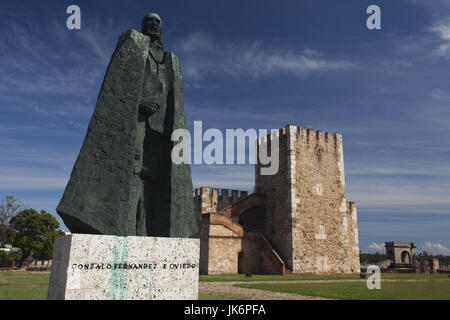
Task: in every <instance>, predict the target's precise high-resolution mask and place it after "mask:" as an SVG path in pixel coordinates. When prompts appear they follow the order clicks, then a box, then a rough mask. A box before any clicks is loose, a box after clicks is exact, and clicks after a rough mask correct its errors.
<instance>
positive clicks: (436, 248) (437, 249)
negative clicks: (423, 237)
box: [422, 242, 450, 256]
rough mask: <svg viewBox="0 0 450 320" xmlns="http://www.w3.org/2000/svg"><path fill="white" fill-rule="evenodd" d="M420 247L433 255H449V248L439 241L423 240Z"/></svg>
mask: <svg viewBox="0 0 450 320" xmlns="http://www.w3.org/2000/svg"><path fill="white" fill-rule="evenodd" d="M422 249H423V250H425V251H426V252H428V253H431V254H434V255H440V254H442V255H447V256H448V255H450V249H449V248H447V247H445V246H443V245H442V244H440V243H431V242H425V245H424V246H423V248H422Z"/></svg>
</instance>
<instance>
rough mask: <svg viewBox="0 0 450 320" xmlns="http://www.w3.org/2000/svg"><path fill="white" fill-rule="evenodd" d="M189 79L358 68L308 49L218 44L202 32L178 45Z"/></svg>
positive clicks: (304, 74)
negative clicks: (206, 76)
mask: <svg viewBox="0 0 450 320" xmlns="http://www.w3.org/2000/svg"><path fill="white" fill-rule="evenodd" d="M176 47H177V50H176V51H177V52H179V54H180V55H181V56H182V61H183V65H182V70H183V74H184V75H185V76H187V77H190V78H193V79H197V80H200V79H202V78H203V77H204V76H205V75H206V74H225V75H228V76H232V77H249V78H256V77H261V76H267V75H283V74H284V75H286V74H289V75H294V76H297V77H305V76H307V75H308V74H311V73H314V72H326V71H341V70H348V69H352V68H354V67H355V66H356V64H354V63H352V62H350V61H347V60H333V59H327V58H324V57H323V54H322V53H320V52H318V51H315V50H311V49H309V48H307V49H304V50H302V51H295V50H290V49H284V48H273V47H271V46H269V45H266V44H264V43H263V42H261V41H253V42H249V43H232V42H220V43H219V42H218V41H215V40H213V39H212V38H210V37H209V36H207V35H205V34H204V33H201V32H195V33H191V34H190V35H188V36H187V37H185V38H183V39H182V40H179V41H178V42H177V43H176Z"/></svg>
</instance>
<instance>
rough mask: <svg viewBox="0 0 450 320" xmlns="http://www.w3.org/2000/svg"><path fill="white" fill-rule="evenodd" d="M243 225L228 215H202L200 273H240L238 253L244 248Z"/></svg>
mask: <svg viewBox="0 0 450 320" xmlns="http://www.w3.org/2000/svg"><path fill="white" fill-rule="evenodd" d="M242 237H243V229H242V227H241V226H240V225H239V224H237V223H234V222H232V221H231V219H230V218H229V217H227V216H223V215H220V214H213V213H206V214H203V215H202V221H201V232H200V273H201V274H233V273H238V255H239V252H241V250H242Z"/></svg>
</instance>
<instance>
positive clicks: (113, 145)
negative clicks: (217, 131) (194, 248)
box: [57, 13, 198, 237]
mask: <svg viewBox="0 0 450 320" xmlns="http://www.w3.org/2000/svg"><path fill="white" fill-rule="evenodd" d="M141 31H142V33H140V32H137V31H135V30H130V31H127V32H125V33H124V34H123V35H122V36H121V37H120V39H119V42H118V44H117V47H116V49H115V51H114V54H113V56H112V58H111V62H110V64H109V67H108V70H107V72H106V75H105V79H104V80H103V84H102V88H101V91H100V94H99V96H98V100H97V105H96V108H95V110H94V113H93V115H92V119H91V122H90V124H89V128H88V131H87V134H86V137H85V140H84V143H83V147H82V149H81V151H80V154H79V156H78V158H77V161H76V163H75V165H74V168H73V171H72V174H71V176H70V180H69V182H68V184H67V187H66V190H65V192H64V195H63V198H62V199H61V202H60V203H59V205H58V208H57V212H58V214H59V215H60V216H61V217H62V219H63V220H64V223H65V224H66V225H67V227H68V228H69V229H70V231H71V232H74V233H98V234H110V235H139V236H161V237H164V236H167V237H169V236H170V237H191V236H193V235H194V234H196V233H197V231H198V220H197V218H196V217H195V213H194V202H193V198H192V180H191V171H190V166H189V165H188V164H180V165H176V164H174V163H173V162H172V161H171V150H172V147H173V142H172V141H171V136H172V132H173V130H175V129H178V128H182V129H185V128H186V119H185V116H184V106H183V97H182V77H181V70H180V65H179V62H178V58H177V57H176V56H175V55H174V54H173V53H171V52H167V51H164V49H163V45H162V21H161V18H160V17H159V16H158V15H157V14H155V13H150V14H148V15H146V16H145V17H144V19H143V20H142V29H141Z"/></svg>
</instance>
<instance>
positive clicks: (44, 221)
mask: <svg viewBox="0 0 450 320" xmlns="http://www.w3.org/2000/svg"><path fill="white" fill-rule="evenodd" d="M11 222H12V225H13V227H12V230H11V236H10V239H11V244H12V245H13V246H15V247H17V248H20V249H21V251H22V257H21V259H20V261H19V267H22V265H23V262H24V261H25V259H26V258H28V257H29V256H30V254H31V253H35V254H37V255H38V256H39V257H40V258H42V257H44V258H46V259H48V258H50V257H51V254H52V250H53V243H54V241H55V238H56V237H59V236H61V235H64V232H63V231H62V230H60V229H59V223H58V221H57V220H56V218H55V217H54V216H52V215H51V214H50V213H48V212H45V211H44V210H42V211H41V213H38V212H37V211H36V210H34V209H25V210H23V211H21V212H19V213H18V214H17V215H16V216H14V217H13V218H12V219H11Z"/></svg>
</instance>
